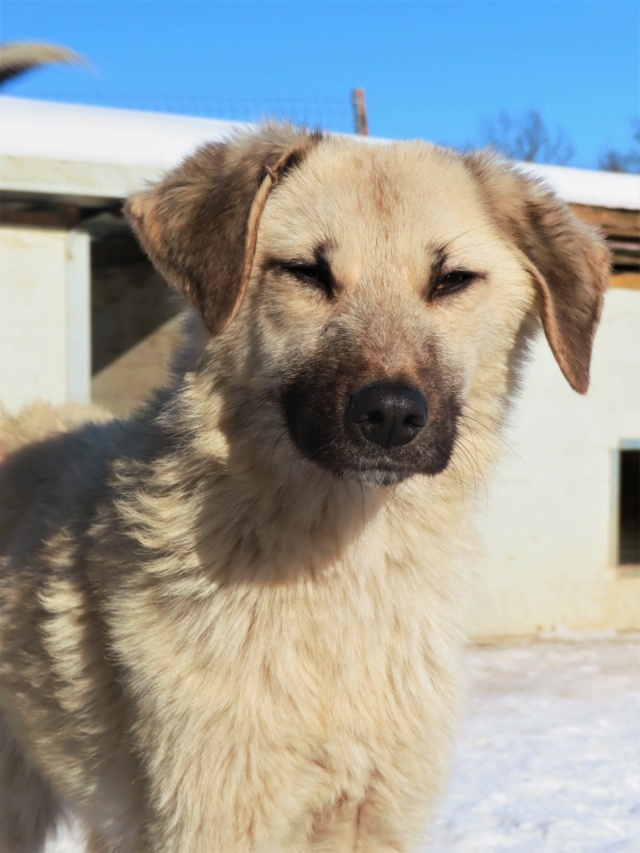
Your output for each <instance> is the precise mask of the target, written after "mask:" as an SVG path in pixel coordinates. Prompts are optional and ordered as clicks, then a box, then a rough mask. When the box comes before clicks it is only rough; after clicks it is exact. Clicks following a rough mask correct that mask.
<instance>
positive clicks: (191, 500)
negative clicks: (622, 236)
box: [0, 126, 608, 853]
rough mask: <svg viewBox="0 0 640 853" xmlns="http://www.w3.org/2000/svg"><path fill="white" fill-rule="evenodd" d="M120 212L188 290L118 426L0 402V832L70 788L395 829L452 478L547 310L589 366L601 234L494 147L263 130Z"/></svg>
mask: <svg viewBox="0 0 640 853" xmlns="http://www.w3.org/2000/svg"><path fill="white" fill-rule="evenodd" d="M128 215H129V217H130V220H131V222H132V225H133V227H134V228H135V230H136V231H137V233H138V235H139V237H140V239H141V241H142V243H143V245H144V247H145V248H146V250H147V252H148V253H149V255H150V257H151V259H152V260H153V262H154V263H155V264H156V266H157V267H158V269H159V270H160V271H161V272H162V273H163V274H164V275H165V276H166V277H167V279H168V280H169V281H171V282H172V283H173V284H174V285H176V287H178V288H179V289H180V290H181V291H182V293H183V294H184V295H185V296H186V298H187V299H188V301H189V302H190V303H191V304H192V305H193V306H194V308H195V309H196V310H195V311H194V312H193V313H192V317H191V319H190V321H189V323H188V326H189V328H188V330H187V335H186V343H185V347H184V349H183V350H182V351H181V352H180V353H179V355H178V356H177V357H176V360H175V364H174V372H173V378H172V381H171V383H170V385H169V387H168V388H166V389H165V390H163V391H161V392H159V393H158V394H157V395H156V397H155V398H154V399H153V400H152V401H151V402H149V403H148V404H147V405H146V407H145V408H144V409H142V410H141V411H139V412H138V413H136V414H135V415H133V416H132V417H131V418H130V419H129V420H126V421H111V422H109V423H106V424H96V423H87V424H86V425H82V426H78V425H77V422H76V424H75V425H73V427H72V428H69V429H68V430H65V429H64V428H63V426H62V425H61V421H60V418H61V417H62V416H56V415H54V414H52V413H50V412H49V413H48V414H46V413H45V410H43V409H39V410H35V411H32V412H31V413H29V412H27V413H25V414H24V415H23V416H22V417H21V418H19V419H17V420H11V419H9V418H6V419H5V427H4V439H3V440H4V442H5V444H4V447H5V453H6V454H7V457H6V459H5V462H4V465H3V467H2V468H1V469H0V543H1V552H0V553H1V555H2V556H1V558H0V559H1V563H0V567H1V576H0V579H1V583H0V596H1V598H0V600H1V605H2V609H1V611H0V706H1V708H2V716H0V784H1V785H2V793H1V795H0V850H2V851H3V853H19V851H20V853H22V851H34V850H38V849H41V846H42V843H43V839H44V836H45V833H46V831H47V830H48V829H49V828H50V827H51V826H52V824H53V822H54V820H55V818H56V816H57V814H58V812H59V810H60V809H61V808H62V807H63V806H68V807H70V808H71V809H72V810H73V812H74V813H75V814H76V815H78V816H79V817H80V819H81V820H83V821H84V822H85V823H86V825H87V826H88V827H89V829H90V832H91V839H92V840H91V844H92V845H93V846H92V849H95V850H101V851H121V853H125V851H127V852H128V853H142V851H146V852H147V853H151V851H153V853H222V851H225V852H226V853H245V852H246V851H256V853H285V851H290V852H291V851H337V853H342V851H356V850H357V851H369V853H371V851H407V850H411V849H414V848H415V845H416V844H417V843H418V840H419V838H420V836H421V833H422V832H423V830H424V826H425V821H426V819H427V818H428V815H429V812H430V810H431V807H432V804H433V802H434V798H435V797H436V795H437V794H438V792H439V791H440V790H441V789H442V787H443V784H444V781H445V779H446V775H447V764H448V758H449V750H450V741H451V735H452V729H453V728H454V721H455V708H456V702H457V692H458V684H459V663H458V657H459V648H460V645H461V639H462V630H461V627H460V625H459V621H460V616H459V614H460V613H461V611H462V610H463V604H462V601H463V596H464V586H465V574H466V555H467V552H468V551H469V550H470V545H471V543H472V542H473V539H474V534H473V529H472V522H471V514H472V510H473V502H474V495H473V492H474V488H473V483H474V480H475V478H476V476H478V474H479V472H480V473H485V472H486V471H487V469H488V468H490V466H491V464H492V462H493V460H494V459H495V457H496V452H497V444H498V431H499V429H500V424H501V421H502V419H503V416H504V413H505V406H506V404H507V400H508V398H509V396H510V394H511V393H512V391H513V389H514V382H515V379H516V374H517V370H518V366H519V363H520V361H521V359H522V356H523V353H524V350H525V346H526V342H527V340H528V338H529V337H530V335H531V333H532V331H533V330H534V327H535V325H536V323H535V315H536V313H537V312H538V311H539V313H540V314H541V316H542V321H543V324H544V329H545V332H546V336H547V338H548V340H549V343H550V345H551V347H552V349H553V352H554V353H555V356H556V358H557V360H558V362H559V364H560V367H561V368H562V370H563V372H564V374H565V376H566V377H567V379H568V381H569V382H570V383H571V385H572V386H573V387H574V388H575V389H577V390H578V391H581V392H584V391H585V390H586V388H587V384H588V372H589V359H590V351H591V343H592V339H593V335H594V332H595V328H596V325H597V322H598V318H599V314H600V308H601V303H602V295H603V291H604V289H605V285H606V281H607V272H608V257H607V252H606V250H605V248H604V246H603V243H602V240H601V239H600V238H599V237H598V236H597V234H596V233H594V232H593V231H592V230H590V229H589V228H588V227H586V226H585V225H582V224H581V223H579V222H578V221H577V220H576V219H574V217H573V216H572V215H571V214H570V213H569V211H568V210H567V208H566V207H565V206H564V205H563V204H561V203H560V202H558V201H557V200H555V199H554V198H553V197H552V196H551V195H550V193H549V192H548V191H547V190H546V189H544V188H543V187H541V186H539V185H538V184H537V183H536V182H535V181H533V180H531V179H529V178H525V177H523V176H522V175H520V174H519V173H518V172H517V171H515V170H513V169H512V168H510V167H509V166H507V165H504V164H501V163H499V162H496V161H495V160H493V159H491V158H490V157H487V156H483V155H476V156H469V157H462V156H458V155H456V154H453V153H451V152H448V151H445V150H442V149H438V148H435V147H431V146H429V145H426V144H423V143H420V142H413V143H401V144H394V145H385V146H369V145H363V144H359V143H357V142H354V141H349V140H346V139H338V138H330V137H329V138H321V137H320V136H319V135H308V134H306V133H304V132H300V131H296V130H294V129H291V128H287V127H276V126H269V127H265V128H263V129H262V130H261V131H260V132H259V133H256V134H243V135H241V136H239V137H237V138H236V139H233V140H231V141H230V142H228V143H227V144H224V145H209V146H207V147H205V148H203V149H202V150H201V151H199V152H198V153H196V154H195V155H194V156H193V157H191V158H190V159H189V160H187V161H186V162H185V163H184V164H183V165H182V166H181V167H180V168H179V169H177V170H176V171H175V172H174V173H172V174H171V175H169V177H168V178H167V179H166V180H165V181H164V182H162V183H161V184H159V185H158V186H156V187H155V188H152V189H151V190H150V191H148V192H146V193H144V194H142V195H140V196H138V197H136V198H134V199H133V200H132V201H131V202H129V205H128ZM56 417H58V421H57V422H56ZM73 418H76V414H75V413H74V415H73ZM28 442H32V443H28ZM398 484H401V485H398Z"/></svg>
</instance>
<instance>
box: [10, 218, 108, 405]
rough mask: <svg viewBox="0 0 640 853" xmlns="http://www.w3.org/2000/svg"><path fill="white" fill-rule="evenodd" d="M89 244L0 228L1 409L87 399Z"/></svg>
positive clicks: (56, 234)
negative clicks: (39, 402)
mask: <svg viewBox="0 0 640 853" xmlns="http://www.w3.org/2000/svg"><path fill="white" fill-rule="evenodd" d="M89 276H90V269H89V237H88V236H87V235H86V234H80V233H77V232H66V231H55V230H44V229H42V230H39V229H34V228H19V227H13V226H4V227H2V228H0V404H2V405H3V406H5V407H6V408H7V409H9V410H13V411H15V410H17V409H19V408H20V407H21V406H23V405H25V404H26V403H29V402H31V401H33V400H36V399H41V400H49V401H51V402H53V403H62V402H66V401H69V400H72V401H75V402H79V403H85V402H89V400H90V387H91V386H90V381H91V351H90V313H89V299H90V278H89Z"/></svg>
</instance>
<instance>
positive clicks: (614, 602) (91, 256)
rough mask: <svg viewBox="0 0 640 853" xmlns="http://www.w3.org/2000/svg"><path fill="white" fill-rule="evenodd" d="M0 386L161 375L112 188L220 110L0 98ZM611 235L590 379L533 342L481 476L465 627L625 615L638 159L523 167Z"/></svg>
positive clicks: (117, 383) (630, 551)
mask: <svg viewBox="0 0 640 853" xmlns="http://www.w3.org/2000/svg"><path fill="white" fill-rule="evenodd" d="M0 113H1V115H2V131H1V133H0V193H1V198H2V215H1V220H0V365H2V369H1V371H0V402H2V404H3V405H5V406H6V407H7V408H9V409H17V408H19V407H20V406H21V405H23V404H24V403H27V402H29V401H30V400H32V399H34V398H45V399H49V400H51V401H54V402H62V401H64V400H77V401H80V402H89V401H90V400H94V401H96V402H99V403H102V404H103V405H105V406H107V407H109V408H111V409H112V410H113V411H115V412H117V413H123V412H125V411H127V410H129V409H130V408H131V407H132V406H133V405H135V404H136V403H137V402H139V401H140V400H141V399H142V398H143V397H144V396H145V395H146V393H147V392H148V390H149V389H150V388H151V387H153V386H154V385H156V384H159V383H161V382H162V379H163V375H164V368H165V364H166V359H167V354H168V352H169V350H170V347H171V343H172V341H173V339H174V337H175V333H176V320H175V315H176V313H177V311H178V307H179V306H178V303H177V301H174V300H173V299H172V297H171V295H170V293H169V291H168V288H166V286H165V285H164V283H163V282H162V280H161V278H160V277H159V276H158V274H157V273H155V272H154V271H153V269H152V268H151V266H150V265H149V263H148V261H147V260H146V258H145V257H144V255H143V254H142V252H141V251H140V250H139V248H138V247H137V244H136V242H135V240H134V239H133V237H132V235H131V233H130V231H129V229H128V227H127V225H126V223H125V222H124V220H123V218H122V216H121V213H120V207H121V203H122V199H123V198H124V197H126V196H127V195H129V194H130V193H131V192H134V191H136V190H138V189H140V188H141V187H142V186H143V185H144V184H145V182H147V181H151V180H155V179H157V178H158V177H159V176H160V175H161V174H162V173H163V171H165V170H166V169H167V168H170V167H171V166H173V165H174V164H175V163H176V162H177V161H178V160H179V159H180V158H181V157H183V156H184V155H186V154H188V153H189V152H191V151H192V150H193V149H194V147H195V146H196V145H198V144H199V143H201V142H204V141H206V140H215V139H220V138H222V137H224V136H225V135H226V134H227V133H229V131H230V130H232V128H233V127H234V126H235V125H233V124H232V123H229V122H222V121H212V120H207V119H199V118H188V117H184V116H174V115H160V114H154V113H139V112H134V111H127V110H114V109H104V108H97V107H85V106H78V105H68V104H54V103H42V102H36V101H32V100H22V99H18V98H9V97H4V98H0ZM534 171H535V172H536V173H538V174H540V175H541V176H542V177H544V178H545V179H546V180H547V181H548V182H549V183H550V184H551V185H552V186H553V187H554V188H555V189H556V191H557V192H558V193H559V195H560V196H561V197H562V198H564V199H565V201H567V202H569V203H570V204H571V205H572V206H573V208H574V210H575V212H576V213H577V215H578V216H581V217H582V218H584V219H585V220H587V221H589V222H592V223H594V224H597V225H599V226H600V227H601V228H603V229H604V231H605V233H606V234H607V235H608V237H609V239H610V242H611V246H612V249H613V252H614V263H615V266H614V270H613V274H612V277H611V285H612V287H611V290H610V292H609V294H608V296H607V301H606V307H605V311H604V317H603V322H602V326H601V329H600V331H599V333H598V336H597V338H596V345H595V352H594V361H593V367H592V385H591V390H590V392H589V394H588V396H587V397H584V398H583V397H579V396H578V395H576V394H574V393H573V392H572V391H571V390H570V389H569V387H568V386H567V385H566V383H565V381H564V379H563V378H562V376H561V374H560V371H559V370H558V368H557V366H556V364H555V362H554V361H553V358H552V356H551V354H550V352H549V351H548V348H547V347H546V345H545V343H544V341H543V340H542V339H541V340H540V341H539V342H538V344H537V346H536V347H535V350H534V354H533V358H532V363H531V364H530V366H529V370H528V380H527V385H526V390H525V392H524V393H523V395H522V397H521V399H520V401H519V405H518V407H517V412H516V414H515V416H514V418H513V422H514V425H513V427H512V428H510V429H509V430H508V432H507V434H506V436H505V455H504V458H503V460H502V462H501V463H500V465H499V467H498V470H497V471H496V476H495V478H494V482H493V483H492V484H491V487H490V489H489V490H488V498H487V497H486V493H485V485H484V483H482V482H479V483H478V484H477V503H478V511H479V525H480V527H481V528H482V529H483V530H484V533H485V541H486V553H485V555H484V557H483V558H481V560H480V562H479V566H480V568H479V572H480V573H481V575H482V578H483V583H482V588H483V593H482V595H481V597H480V598H479V599H478V601H477V606H476V608H475V611H474V620H475V625H476V634H477V636H483V637H486V636H496V635H501V636H504V635H515V634H529V633H533V632H537V631H541V630H552V629H553V628H556V627H558V626H565V627H566V628H569V629H573V630H602V629H616V630H629V629H640V553H639V552H640V212H639V211H640V177H636V176H630V175H616V174H609V173H602V172H588V171H584V170H576V169H568V168H565V167H551V166H546V167H535V169H534Z"/></svg>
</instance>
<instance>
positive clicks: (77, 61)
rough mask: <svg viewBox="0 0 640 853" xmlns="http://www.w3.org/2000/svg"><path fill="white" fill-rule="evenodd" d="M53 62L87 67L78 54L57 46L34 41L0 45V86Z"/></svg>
mask: <svg viewBox="0 0 640 853" xmlns="http://www.w3.org/2000/svg"><path fill="white" fill-rule="evenodd" d="M55 62H62V63H65V64H67V65H85V66H86V65H87V62H86V60H85V59H84V58H83V57H82V56H80V54H79V53H76V52H75V51H74V50H71V49H70V48H68V47H62V46H61V45H57V44H45V43H44V42H36V41H22V42H11V43H8V44H0V86H3V85H4V84H5V83H6V82H7V81H8V80H12V79H13V78H14V77H18V76H19V75H20V74H24V73H25V72H27V71H30V70H31V69H32V68H38V66H40V65H48V64H49V63H55Z"/></svg>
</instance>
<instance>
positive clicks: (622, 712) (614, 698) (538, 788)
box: [46, 631, 640, 853]
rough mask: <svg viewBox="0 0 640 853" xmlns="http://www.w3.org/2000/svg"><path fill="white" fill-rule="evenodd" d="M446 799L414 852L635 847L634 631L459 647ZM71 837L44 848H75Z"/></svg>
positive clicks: (638, 643) (639, 816) (637, 725)
mask: <svg viewBox="0 0 640 853" xmlns="http://www.w3.org/2000/svg"><path fill="white" fill-rule="evenodd" d="M466 655H467V665H468V670H469V674H470V687H469V695H468V699H467V704H466V713H465V716H464V720H463V722H462V724H461V730H460V736H459V741H458V749H457V752H456V759H455V763H454V771H453V777H452V779H451V784H450V789H449V794H448V796H447V797H446V798H445V799H444V801H443V803H442V804H441V805H440V808H439V817H438V819H437V821H436V824H435V827H434V828H433V829H432V832H431V834H430V839H429V840H428V841H425V843H424V844H423V845H422V847H421V850H420V853H501V851H510V853H538V851H543V853H637V851H639V850H640V841H639V839H640V636H638V635H621V636H616V635H615V634H611V635H606V634H604V635H594V636H591V635H588V634H577V635H576V634H571V633H570V632H567V631H561V632H558V633H557V634H554V635H549V637H548V638H537V639H534V640H523V641H518V642H510V643H503V644H500V645H492V646H477V647H471V648H469V649H468V650H467V653H466ZM81 850H82V846H81V845H80V844H79V843H78V842H77V841H74V839H73V836H72V835H71V834H69V833H66V834H63V835H62V837H61V838H60V839H59V840H58V842H57V843H52V844H50V845H49V846H48V847H47V851H46V853H80V851H81Z"/></svg>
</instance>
